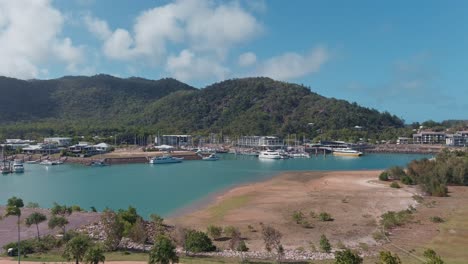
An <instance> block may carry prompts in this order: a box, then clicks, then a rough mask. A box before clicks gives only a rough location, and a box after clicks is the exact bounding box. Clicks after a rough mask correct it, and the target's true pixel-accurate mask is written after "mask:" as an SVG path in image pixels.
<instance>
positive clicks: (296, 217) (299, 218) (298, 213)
mask: <svg viewBox="0 0 468 264" xmlns="http://www.w3.org/2000/svg"><path fill="white" fill-rule="evenodd" d="M292 219H293V220H294V222H296V224H300V223H301V222H302V221H303V220H304V214H303V213H302V212H301V211H294V212H293V214H292Z"/></svg>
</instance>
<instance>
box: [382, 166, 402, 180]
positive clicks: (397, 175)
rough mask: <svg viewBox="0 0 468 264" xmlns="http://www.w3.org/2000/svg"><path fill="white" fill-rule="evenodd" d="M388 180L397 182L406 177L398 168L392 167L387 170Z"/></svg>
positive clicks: (400, 168)
mask: <svg viewBox="0 0 468 264" xmlns="http://www.w3.org/2000/svg"><path fill="white" fill-rule="evenodd" d="M387 173H388V178H389V179H392V180H399V179H401V178H402V177H403V176H406V173H405V171H404V170H403V168H402V167H400V166H393V167H391V168H390V169H388V170H387Z"/></svg>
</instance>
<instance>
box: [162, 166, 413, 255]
mask: <svg viewBox="0 0 468 264" xmlns="http://www.w3.org/2000/svg"><path fill="white" fill-rule="evenodd" d="M378 174H379V171H332V172H288V173H284V174H281V175H279V176H277V177H274V178H272V179H270V180H267V181H264V182H259V183H253V184H249V185H245V186H240V187H236V188H233V189H231V190H229V191H227V192H225V193H224V194H221V195H219V196H218V197H217V198H216V199H214V201H212V202H211V203H210V204H209V205H208V206H206V207H205V208H203V209H201V210H198V211H195V212H192V213H189V214H187V215H184V216H181V217H176V218H173V219H168V222H170V223H172V224H178V225H182V226H188V227H195V228H198V229H201V230H206V227H207V226H208V225H210V224H214V225H220V226H228V225H232V226H235V227H238V228H239V229H240V230H241V232H242V234H243V235H244V236H245V238H246V239H247V244H248V247H249V248H251V249H253V250H262V249H263V241H262V239H261V235H260V232H258V231H259V230H260V229H261V227H260V223H263V224H268V225H272V226H274V227H275V228H277V229H278V230H280V231H281V232H282V233H283V244H284V246H285V248H287V249H295V248H298V247H303V248H307V247H308V246H310V244H311V243H313V244H314V245H318V241H319V237H320V235H321V234H326V235H327V237H329V239H330V240H331V242H332V243H337V242H338V241H341V242H342V243H344V244H346V245H349V246H352V245H354V246H356V245H357V244H359V243H366V244H369V245H373V244H376V242H375V241H374V239H373V238H372V233H373V232H374V231H375V230H376V229H377V223H378V220H379V219H378V218H379V217H380V215H381V214H383V213H385V212H387V211H398V210H403V209H406V208H408V207H409V206H410V205H415V204H416V202H415V201H414V199H413V198H412V196H413V194H414V193H415V192H416V190H415V189H413V188H402V189H393V188H389V187H388V185H387V184H386V183H381V182H379V181H377V176H378ZM297 210H300V211H302V212H303V213H304V215H305V216H306V220H307V221H308V222H309V223H310V225H311V226H312V228H304V227H303V226H301V225H298V224H296V223H295V222H294V221H293V220H292V214H293V212H294V211H297ZM311 212H314V213H315V214H319V213H320V212H328V213H330V214H331V215H332V217H333V218H334V221H331V222H321V221H318V219H317V218H314V217H312V216H310V213H311ZM249 225H250V226H251V227H250V228H249V227H248V226H249ZM252 227H253V228H252ZM220 246H221V247H223V246H225V245H223V243H220Z"/></svg>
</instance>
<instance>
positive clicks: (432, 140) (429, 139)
mask: <svg viewBox="0 0 468 264" xmlns="http://www.w3.org/2000/svg"><path fill="white" fill-rule="evenodd" d="M445 137H446V134H445V132H433V131H421V132H419V133H417V134H413V143H414V144H444V143H445Z"/></svg>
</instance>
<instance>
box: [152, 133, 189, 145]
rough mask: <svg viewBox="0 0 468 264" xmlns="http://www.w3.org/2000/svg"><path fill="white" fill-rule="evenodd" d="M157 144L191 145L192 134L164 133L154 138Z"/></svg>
mask: <svg viewBox="0 0 468 264" xmlns="http://www.w3.org/2000/svg"><path fill="white" fill-rule="evenodd" d="M154 143H155V144H156V145H170V146H191V145H192V136H191V135H162V136H159V137H156V138H155V139H154Z"/></svg>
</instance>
